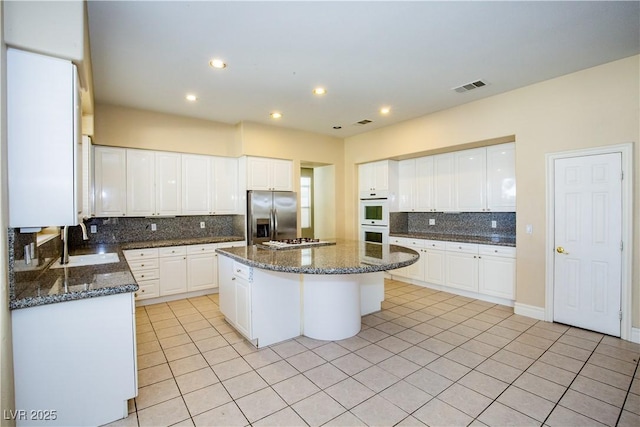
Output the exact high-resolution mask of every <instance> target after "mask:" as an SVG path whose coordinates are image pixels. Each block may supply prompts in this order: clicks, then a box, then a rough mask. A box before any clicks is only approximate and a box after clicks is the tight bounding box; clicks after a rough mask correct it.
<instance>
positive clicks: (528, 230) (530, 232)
mask: <svg viewBox="0 0 640 427" xmlns="http://www.w3.org/2000/svg"><path fill="white" fill-rule="evenodd" d="M525 230H526V232H527V234H533V225H531V224H527V226H526V227H525Z"/></svg>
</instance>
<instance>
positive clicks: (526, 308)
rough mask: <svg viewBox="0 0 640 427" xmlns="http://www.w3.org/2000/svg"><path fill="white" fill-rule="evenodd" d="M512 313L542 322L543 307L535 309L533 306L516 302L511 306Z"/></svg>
mask: <svg viewBox="0 0 640 427" xmlns="http://www.w3.org/2000/svg"><path fill="white" fill-rule="evenodd" d="M513 312H514V313H515V314H519V315H521V316H527V317H531V318H533V319H537V320H544V307H536V306H535V305H527V304H521V303H518V302H516V303H515V304H514V305H513Z"/></svg>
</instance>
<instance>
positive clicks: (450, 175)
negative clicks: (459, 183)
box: [433, 153, 456, 212]
mask: <svg viewBox="0 0 640 427" xmlns="http://www.w3.org/2000/svg"><path fill="white" fill-rule="evenodd" d="M455 173H456V169H455V158H454V156H453V153H448V154H438V155H436V156H433V180H434V181H433V182H434V184H433V196H434V204H435V209H436V210H437V211H440V212H450V211H453V210H455V200H454V183H455Z"/></svg>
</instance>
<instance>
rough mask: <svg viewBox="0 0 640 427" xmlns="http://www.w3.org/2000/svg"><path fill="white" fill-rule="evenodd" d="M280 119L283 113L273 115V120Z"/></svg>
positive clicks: (275, 112)
mask: <svg viewBox="0 0 640 427" xmlns="http://www.w3.org/2000/svg"><path fill="white" fill-rule="evenodd" d="M280 117H282V113H279V112H277V111H274V112H273V113H271V118H272V119H279V118H280Z"/></svg>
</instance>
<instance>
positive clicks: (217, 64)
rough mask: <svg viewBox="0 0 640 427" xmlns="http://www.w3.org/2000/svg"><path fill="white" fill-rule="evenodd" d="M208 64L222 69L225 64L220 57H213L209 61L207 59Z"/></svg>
mask: <svg viewBox="0 0 640 427" xmlns="http://www.w3.org/2000/svg"><path fill="white" fill-rule="evenodd" d="M209 66H211V68H218V69H222V68H226V67H227V64H226V63H225V62H224V61H223V60H222V59H219V58H213V59H212V60H211V61H209Z"/></svg>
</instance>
